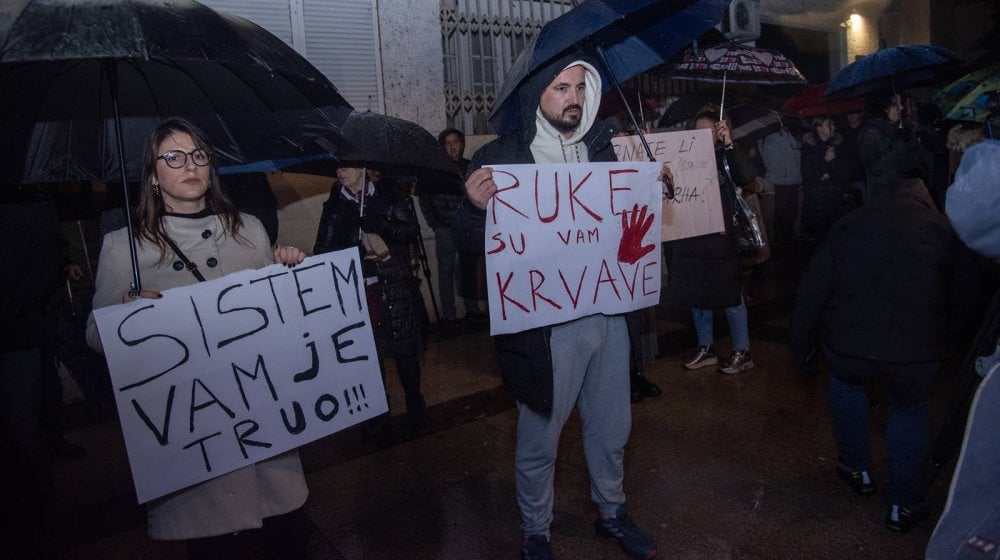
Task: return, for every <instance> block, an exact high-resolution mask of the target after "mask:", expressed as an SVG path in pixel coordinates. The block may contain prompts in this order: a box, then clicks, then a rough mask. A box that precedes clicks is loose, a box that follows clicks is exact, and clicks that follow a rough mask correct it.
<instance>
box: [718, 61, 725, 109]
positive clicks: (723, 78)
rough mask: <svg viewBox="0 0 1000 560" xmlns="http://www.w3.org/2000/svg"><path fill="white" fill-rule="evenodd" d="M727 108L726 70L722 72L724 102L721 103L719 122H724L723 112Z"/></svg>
mask: <svg viewBox="0 0 1000 560" xmlns="http://www.w3.org/2000/svg"><path fill="white" fill-rule="evenodd" d="M725 107H726V70H723V71H722V100H720V101H719V122H722V112H723V110H724V109H725Z"/></svg>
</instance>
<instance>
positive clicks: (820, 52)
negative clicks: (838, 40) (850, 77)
mask: <svg viewBox="0 0 1000 560" xmlns="http://www.w3.org/2000/svg"><path fill="white" fill-rule="evenodd" d="M833 35H835V32H831V31H815V30H812V29H802V28H797V27H782V26H780V25H772V24H767V23H761V24H760V39H757V46H758V47H766V48H769V49H774V50H777V51H779V52H781V53H782V54H784V55H785V56H787V57H788V58H789V59H791V61H792V62H794V63H795V65H796V66H798V68H799V70H800V71H801V72H802V74H803V75H804V76H805V77H806V79H807V80H809V83H811V84H816V83H820V82H827V81H829V80H830V76H831V71H830V45H832V44H834V40H833V39H834V37H833Z"/></svg>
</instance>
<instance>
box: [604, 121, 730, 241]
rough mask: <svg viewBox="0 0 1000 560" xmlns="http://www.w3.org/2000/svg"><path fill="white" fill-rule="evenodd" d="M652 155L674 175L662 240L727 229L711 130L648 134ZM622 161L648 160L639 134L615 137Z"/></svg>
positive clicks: (663, 211)
mask: <svg viewBox="0 0 1000 560" xmlns="http://www.w3.org/2000/svg"><path fill="white" fill-rule="evenodd" d="M646 141H647V142H648V143H649V146H650V149H651V150H652V152H653V157H654V158H656V161H658V162H660V163H666V164H667V166H668V167H669V168H670V171H671V172H672V173H673V176H674V198H673V199H671V200H665V201H663V203H662V210H661V212H660V213H661V215H662V216H663V237H662V239H663V241H673V240H675V239H685V238H687V237H696V236H699V235H706V234H709V233H719V232H722V231H724V230H725V224H724V222H723V216H722V200H721V199H720V198H719V196H720V193H719V174H718V168H717V167H716V164H715V147H714V146H713V144H712V132H711V131H710V130H707V129H703V130H681V131H677V132H658V133H655V134H647V135H646ZM612 144H613V145H614V149H615V155H617V156H618V160H619V161H646V152H645V150H644V149H643V147H642V144H641V143H640V142H639V137H638V136H619V137H616V138H613V139H612Z"/></svg>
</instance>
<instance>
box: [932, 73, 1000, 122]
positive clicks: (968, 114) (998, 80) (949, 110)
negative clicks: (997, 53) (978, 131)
mask: <svg viewBox="0 0 1000 560" xmlns="http://www.w3.org/2000/svg"><path fill="white" fill-rule="evenodd" d="M998 92H1000V64H993V65H991V66H988V67H986V68H983V69H981V70H976V71H974V72H970V73H968V74H966V75H964V76H962V77H961V78H959V79H957V80H955V81H954V82H952V83H950V84H948V86H946V87H945V88H943V89H942V90H941V91H939V92H938V93H937V94H936V95H935V96H934V103H936V104H937V106H938V107H940V108H941V111H942V112H943V113H944V116H945V118H946V119H951V120H955V121H973V122H985V121H986V119H988V118H989V116H990V115H991V114H993V113H994V112H996V111H997V106H996V102H997V94H998Z"/></svg>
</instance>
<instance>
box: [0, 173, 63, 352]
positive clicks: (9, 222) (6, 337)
mask: <svg viewBox="0 0 1000 560" xmlns="http://www.w3.org/2000/svg"><path fill="white" fill-rule="evenodd" d="M2 186H4V187H7V186H6V185H2ZM7 188H9V189H10V190H11V191H14V190H16V187H7ZM3 196H4V198H3V200H0V234H2V239H3V240H4V242H3V247H2V248H0V259H2V260H3V263H4V269H3V272H2V273H0V278H2V281H0V352H7V351H10V350H17V349H26V348H34V347H39V346H42V344H43V343H44V342H45V341H46V339H48V338H51V337H52V332H51V331H52V328H53V323H52V321H51V319H52V316H51V311H52V304H53V303H54V301H55V296H56V295H58V293H59V288H60V280H61V279H62V278H61V270H62V267H63V265H64V264H65V262H64V261H65V258H66V244H65V241H63V239H62V230H61V229H60V227H59V218H58V216H57V215H56V211H55V207H54V206H53V204H52V203H51V201H50V200H48V199H47V197H45V196H42V195H41V194H37V195H36V193H33V192H32V193H27V194H24V195H21V194H13V193H10V192H8V193H4V195H3Z"/></svg>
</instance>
